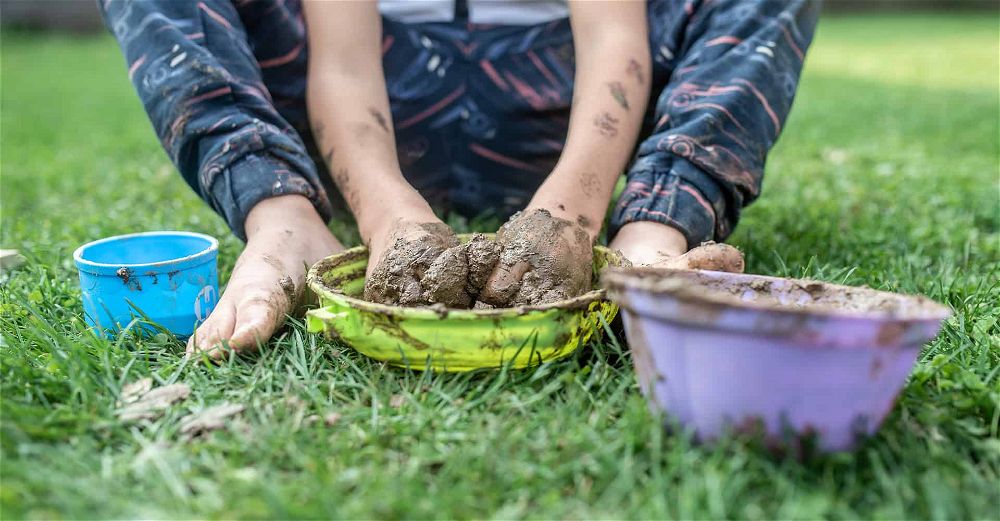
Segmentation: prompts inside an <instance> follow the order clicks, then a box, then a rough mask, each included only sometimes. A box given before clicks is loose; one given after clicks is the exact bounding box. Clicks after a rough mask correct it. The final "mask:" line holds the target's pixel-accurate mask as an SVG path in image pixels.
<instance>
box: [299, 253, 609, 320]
mask: <svg viewBox="0 0 1000 521" xmlns="http://www.w3.org/2000/svg"><path fill="white" fill-rule="evenodd" d="M472 235H473V234H459V235H458V236H459V238H463V239H465V238H469V237H471V236H472ZM485 235H491V234H485ZM367 252H368V247H367V246H355V247H353V248H350V249H347V250H344V251H342V252H340V253H337V254H334V255H331V256H329V257H326V258H323V259H321V260H319V261H318V262H316V263H315V264H313V265H312V266H311V267H310V268H309V272H308V273H307V274H306V283H307V284H308V285H309V287H310V288H312V290H313V291H314V292H316V294H317V295H318V296H320V297H324V298H327V299H330V300H336V301H340V302H341V303H343V304H344V305H347V306H348V307H351V308H353V309H357V310H359V311H365V312H369V313H378V314H382V315H388V316H392V317H400V318H411V319H416V318H429V319H435V320H437V319H442V318H445V317H447V318H458V319H462V318H464V319H475V318H502V317H503V318H506V317H515V316H521V315H526V314H528V313H537V312H546V311H554V312H559V311H572V310H577V309H586V308H587V307H589V306H590V304H591V303H593V302H598V301H602V300H607V292H606V291H605V290H604V289H603V288H596V289H593V290H591V291H588V292H586V293H584V294H583V295H580V296H578V297H573V298H571V299H565V300H558V301H556V302H550V303H548V304H541V305H538V306H518V307H514V308H500V309H476V310H472V309H448V308H444V307H429V306H428V307H402V306H389V305H386V304H378V303H375V302H369V301H367V300H363V299H360V298H356V297H351V296H348V295H346V294H344V293H341V292H340V291H337V290H335V289H333V288H330V287H329V286H327V285H326V282H325V281H324V280H323V278H322V277H321V276H320V274H322V273H325V272H327V271H328V270H329V266H330V265H331V264H335V263H337V262H339V261H340V260H341V259H343V258H345V257H348V256H358V255H361V254H365V255H366V256H367ZM594 252H595V253H600V254H602V255H604V257H605V258H606V259H607V260H608V262H607V265H608V266H621V265H622V264H624V263H627V261H625V259H624V257H622V255H621V253H619V252H617V251H614V250H610V249H608V248H606V247H604V246H600V245H597V246H594ZM598 280H599V279H598ZM321 303H322V302H321Z"/></svg>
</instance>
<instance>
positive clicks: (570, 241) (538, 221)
mask: <svg viewBox="0 0 1000 521" xmlns="http://www.w3.org/2000/svg"><path fill="white" fill-rule="evenodd" d="M497 244H498V245H499V246H500V260H499V262H498V264H497V273H498V276H496V277H494V280H493V282H494V284H493V285H492V286H491V287H489V288H487V289H486V290H485V291H483V292H482V293H481V294H480V295H479V300H481V301H483V302H484V303H486V304H489V305H491V306H494V307H498V308H504V307H514V306H533V305H539V304H547V303H550V302H555V301H558V300H564V299H568V298H573V297H576V296H579V295H582V294H583V293H586V292H587V291H588V290H589V289H590V288H591V284H592V277H593V268H592V266H593V245H592V244H591V241H590V235H588V234H587V231H586V230H584V229H583V228H582V227H580V226H578V225H576V224H575V223H572V222H570V221H567V220H565V219H560V218H558V217H554V216H553V215H552V214H550V213H549V212H548V211H547V210H544V209H537V210H533V211H531V212H528V213H524V212H519V213H517V214H515V215H514V216H513V217H511V218H510V220H509V221H507V223H506V224H504V225H503V226H502V227H501V228H500V230H499V231H498V232H497Z"/></svg>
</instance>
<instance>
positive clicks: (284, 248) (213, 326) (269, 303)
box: [187, 195, 344, 359]
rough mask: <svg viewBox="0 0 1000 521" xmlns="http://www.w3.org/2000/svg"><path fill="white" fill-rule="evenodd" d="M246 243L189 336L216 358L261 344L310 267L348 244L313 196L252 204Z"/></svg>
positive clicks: (192, 349) (193, 345) (292, 305)
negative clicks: (209, 309) (212, 303)
mask: <svg viewBox="0 0 1000 521" xmlns="http://www.w3.org/2000/svg"><path fill="white" fill-rule="evenodd" d="M246 230H247V245H246V248H245V249H244V250H243V253H242V254H240V258H239V260H237V262H236V267H235V268H233V273H232V276H231V277H230V278H229V284H228V285H227V286H226V290H225V292H223V294H222V298H220V299H219V303H218V304H217V305H216V306H215V310H213V311H212V314H211V315H210V316H209V317H208V319H207V320H206V321H205V322H204V323H203V324H202V325H201V326H199V327H198V329H197V331H195V334H194V335H193V336H192V337H191V338H190V339H189V340H188V344H187V353H188V354H189V355H191V354H196V353H205V354H207V355H208V356H209V357H211V358H213V359H219V358H222V357H224V356H226V353H227V352H228V351H236V352H246V351H253V350H255V349H256V348H257V345H258V343H259V342H264V341H266V340H267V339H268V338H270V337H271V335H272V334H274V332H275V331H277V330H278V328H279V327H281V325H282V324H283V323H284V321H285V317H286V315H288V314H289V313H292V312H294V311H295V309H296V308H297V307H298V306H299V305H300V304H301V303H302V298H303V294H304V293H305V274H306V267H307V266H310V265H312V264H313V263H314V262H316V261H318V260H320V259H322V258H324V257H326V256H328V255H332V254H333V253H336V252H338V251H341V250H343V249H344V247H343V246H342V245H341V244H340V242H339V241H337V239H336V238H335V237H334V236H333V234H332V233H330V230H329V229H328V228H327V227H326V223H324V222H323V220H322V219H321V218H320V216H319V214H317V213H316V210H315V209H313V206H312V204H311V203H310V202H309V200H308V199H306V198H305V197H302V196H297V195H287V196H281V197H275V198H271V199H265V200H263V201H261V202H260V203H258V204H257V205H256V206H254V207H253V209H251V210H250V213H249V215H248V216H247V221H246Z"/></svg>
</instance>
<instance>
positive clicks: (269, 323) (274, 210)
mask: <svg viewBox="0 0 1000 521" xmlns="http://www.w3.org/2000/svg"><path fill="white" fill-rule="evenodd" d="M101 7H102V11H103V13H104V17H105V20H106V23H107V25H108V27H109V28H110V29H111V31H112V32H113V33H114V35H115V37H116V38H117V39H118V41H119V43H120V44H121V46H122V49H123V51H124V53H125V56H126V59H127V62H128V71H129V77H130V78H131V80H132V81H133V83H134V85H135V87H136V89H137V90H138V92H139V95H140V97H141V98H142V100H143V103H144V105H145V108H146V111H147V113H148V114H149V116H150V119H151V120H152V122H153V125H154V127H155V128H156V131H157V134H158V136H159V137H160V140H161V142H162V143H163V146H164V148H165V149H166V150H167V152H168V153H169V154H170V156H171V158H172V159H173V161H174V162H175V163H176V165H177V167H178V169H179V170H180V172H181V174H182V175H183V176H184V178H185V180H186V181H187V182H188V184H190V185H191V187H192V188H193V189H194V190H195V191H196V192H198V194H199V195H200V196H201V197H202V198H203V199H205V200H206V202H208V203H209V204H210V205H211V206H212V208H213V209H215V210H216V211H217V212H218V213H219V214H220V215H222V216H223V217H224V218H225V219H226V220H227V222H228V223H229V225H230V227H231V228H232V230H233V232H234V233H235V234H236V235H237V236H238V237H240V238H241V239H244V240H246V241H247V246H246V249H245V250H244V252H243V253H242V254H241V255H240V258H239V260H238V262H237V264H236V266H235V268H234V270H233V274H232V278H231V279H230V281H229V284H228V286H227V288H226V291H225V293H224V294H223V296H222V298H221V300H220V302H219V304H218V306H217V307H216V309H215V311H213V313H212V315H211V316H210V317H209V318H208V320H207V321H206V322H205V323H204V324H202V325H201V326H200V327H199V328H198V331H197V333H196V335H195V337H194V338H193V339H192V341H191V342H190V343H189V347H188V348H189V351H210V352H211V353H212V354H213V355H215V356H218V355H220V354H221V352H222V350H220V349H216V348H217V347H219V346H220V345H228V346H229V347H230V348H232V349H236V350H242V349H247V348H252V347H254V346H256V343H257V342H258V341H262V340H264V339H266V338H268V337H270V335H271V334H272V333H273V332H274V331H275V330H276V329H277V328H278V327H279V326H280V325H281V323H282V322H283V320H284V316H285V314H286V313H288V312H289V311H291V310H292V309H293V308H294V306H295V304H296V302H297V300H298V299H299V298H300V296H301V295H302V292H303V289H304V288H303V286H304V272H305V266H307V265H309V264H312V263H313V262H315V261H316V260H318V259H320V258H323V257H325V256H327V255H330V254H332V253H334V252H336V251H339V250H340V249H342V246H341V244H340V243H339V242H338V241H337V239H336V238H335V237H334V236H333V235H332V234H331V233H330V232H329V230H328V228H327V226H326V222H327V221H328V220H329V219H331V218H333V217H334V216H335V215H336V213H337V210H340V209H343V208H345V207H346V208H347V209H349V210H350V211H351V212H352V213H353V214H354V217H355V219H356V220H357V223H358V228H359V231H360V233H361V236H362V238H363V239H364V241H365V243H366V244H367V245H368V246H369V248H370V249H371V258H372V259H377V260H378V262H373V263H371V264H370V266H369V274H372V273H374V272H375V271H377V270H379V269H383V270H384V269H385V266H388V265H390V264H392V265H396V266H400V265H402V266H406V265H409V264H413V265H415V266H417V265H419V269H423V268H424V267H425V264H426V262H425V261H426V260H427V259H423V260H421V259H417V258H415V257H413V258H408V257H406V256H407V255H410V256H413V255H417V254H415V253H413V252H422V253H421V255H425V256H427V255H428V251H427V248H424V247H421V245H428V244H444V243H446V242H447V241H448V240H449V237H448V236H449V235H450V234H451V231H450V230H449V229H448V228H447V226H444V225H443V224H442V223H441V222H440V220H439V219H438V217H437V216H436V215H435V213H434V212H433V211H432V208H434V207H437V208H440V209H446V210H450V211H455V212H458V213H460V214H463V215H470V216H471V215H477V214H480V213H483V212H487V211H489V212H492V213H494V214H497V215H500V216H503V217H507V216H509V215H511V214H512V213H514V212H515V211H517V210H522V209H524V210H525V211H524V212H521V213H520V214H517V215H515V216H514V218H513V220H512V221H511V222H508V223H507V225H505V230H507V231H508V232H511V231H512V230H513V232H512V233H514V234H517V235H518V236H519V237H522V238H521V239H519V240H518V241H517V247H516V248H514V246H513V245H512V244H505V245H503V246H505V247H506V248H507V249H506V250H505V254H503V255H501V262H500V264H499V265H498V267H497V270H496V271H495V272H494V273H493V274H492V275H491V277H490V278H489V281H488V282H487V284H486V287H485V289H484V290H483V294H482V295H481V296H482V297H483V300H484V301H485V302H487V303H488V302H490V301H494V302H503V301H508V300H509V299H510V298H513V297H512V296H513V295H516V294H517V292H518V290H519V287H520V281H521V279H522V278H523V277H527V276H530V274H531V273H532V272H533V271H534V270H535V269H540V267H539V266H538V265H537V263H536V262H535V261H534V260H533V259H557V261H558V264H559V265H558V266H557V268H558V269H559V270H564V271H565V273H572V272H574V270H577V269H578V268H579V266H581V265H584V263H589V259H590V257H589V255H590V245H591V244H592V242H593V241H595V240H596V238H597V236H598V233H599V231H600V229H601V225H602V223H603V221H604V213H605V211H606V209H607V205H608V202H609V199H610V198H611V195H612V192H613V189H614V186H615V182H616V180H617V178H618V176H619V175H620V173H621V172H623V171H625V172H626V175H627V185H626V187H625V190H624V192H623V193H622V194H621V196H620V197H619V199H618V200H617V201H616V202H615V204H614V207H613V211H612V216H611V225H610V229H609V237H612V238H613V239H612V241H611V244H610V246H611V247H612V248H614V249H618V250H620V251H621V252H622V253H623V254H624V255H625V256H626V257H627V258H628V259H630V260H631V261H632V262H633V263H634V264H641V265H663V266H671V267H681V268H683V267H702V268H715V269H740V268H741V267H742V259H741V258H739V254H738V252H736V251H735V250H733V249H731V248H728V247H723V246H716V248H721V251H714V252H708V253H709V254H708V255H705V254H703V252H701V251H699V249H698V248H695V247H697V246H698V245H699V244H701V243H702V242H703V241H708V240H713V239H715V240H723V239H725V237H727V236H728V235H729V234H730V232H731V231H732V229H733V226H735V224H736V222H737V220H738V218H739V213H740V210H741V209H742V207H743V206H745V205H746V204H749V203H750V202H751V201H752V200H753V199H755V198H756V197H757V196H758V194H759V189H760V181H761V178H762V175H763V167H764V159H765V155H766V153H767V151H768V150H769V149H770V148H771V146H772V145H773V144H774V142H775V140H776V139H777V137H778V135H779V133H780V131H781V127H782V124H783V123H784V120H785V117H786V116H787V114H788V111H789V110H790V108H791V103H792V98H793V96H794V94H795V90H796V87H797V84H798V76H799V72H800V70H801V67H802V60H803V57H804V53H805V50H806V48H807V47H808V45H809V43H810V41H811V38H812V34H813V30H814V28H815V23H816V20H817V16H818V8H819V6H818V4H817V3H816V2H813V1H809V0H787V1H786V0H761V1H741V0H686V1H683V2H682V1H680V0H662V1H658V0H651V1H650V2H649V3H648V5H647V3H646V2H641V1H637V0H636V1H618V2H611V1H608V2H600V1H570V2H569V3H568V5H567V4H566V3H564V2H561V1H559V0H538V1H504V0H467V1H466V0H458V1H457V2H456V1H454V0H382V1H381V2H379V4H378V5H377V6H376V5H375V4H374V3H369V2H323V1H316V2H307V3H306V5H305V6H301V5H300V4H299V2H297V1H294V0H284V1H283V0H266V1H257V2H248V1H240V0H233V1H230V0H202V1H199V2H176V1H174V0H148V1H145V2H120V1H113V0H104V1H103V2H102V4H101ZM380 10H381V16H380V13H379V11H380ZM307 27H308V30H307ZM307 54H308V59H307ZM647 106H648V110H647ZM314 157H315V158H317V159H316V160H313V159H312V158H314ZM328 173H329V175H328ZM507 235H511V233H508V234H507ZM501 242H503V241H501ZM407 245H415V247H406V246H407ZM691 248H695V249H694V250H692V251H690V252H688V250H690V249H691ZM432 250H433V251H431V252H430V257H432V258H433V257H434V256H435V255H437V254H440V252H441V251H440V249H433V248H432ZM515 250H516V251H515ZM685 252H687V253H685ZM508 253H509V254H508ZM720 253H721V255H716V254H720ZM720 258H721V261H716V259H720ZM706 259H708V260H706ZM706 262H707V263H706ZM421 263H424V264H421ZM549 267H550V268H551V266H549ZM396 275H397V276H398V277H402V278H401V279H400V280H397V281H396V283H403V284H404V285H405V283H406V282H407V277H410V278H413V277H416V276H417V275H419V273H415V272H413V273H409V272H407V273H401V274H400V273H399V272H398V270H397V272H396ZM571 278H572V277H567V279H571ZM409 282H410V283H412V280H410V281H409ZM560 283H561V281H560V280H555V281H554V282H553V284H554V286H553V287H551V288H549V289H551V290H553V291H562V290H567V291H568V290H569V289H571V288H569V289H568V288H560V287H558V286H559V284H560ZM567 283H572V281H567ZM397 286H398V284H397ZM369 289H371V290H372V291H371V295H372V296H373V297H374V298H375V299H376V300H379V299H386V300H387V301H394V302H399V301H400V295H399V294H393V295H387V294H385V292H384V291H382V292H381V293H380V292H379V290H378V288H369ZM384 289H385V288H383V290H384ZM397 291H398V290H397Z"/></svg>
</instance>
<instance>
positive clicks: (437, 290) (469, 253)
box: [365, 223, 500, 309]
mask: <svg viewBox="0 0 1000 521" xmlns="http://www.w3.org/2000/svg"><path fill="white" fill-rule="evenodd" d="M420 226H421V228H422V229H423V232H424V233H418V234H416V236H412V235H411V236H408V237H397V238H395V240H394V241H393V245H392V248H390V249H389V250H387V251H386V253H385V255H384V256H383V257H382V259H380V260H379V263H378V265H376V268H375V270H374V271H373V272H372V274H371V276H370V277H368V281H367V282H366V283H365V300H369V301H371V302H378V303H380V304H389V305H399V306H430V305H432V304H443V305H444V306H445V307H448V308H457V309H467V308H470V307H472V305H473V304H474V303H475V296H477V295H479V291H480V290H481V289H482V287H483V285H484V284H485V283H486V280H487V278H488V277H489V276H490V273H492V271H493V267H494V266H495V265H496V263H497V259H498V258H499V256H500V247H499V246H498V245H497V244H496V242H494V241H492V240H490V239H489V238H488V237H486V236H485V235H482V234H476V235H474V236H473V237H472V239H471V240H470V241H469V242H467V243H465V244H461V243H460V241H459V240H458V237H456V236H455V233H454V232H453V231H452V230H451V228H449V227H448V226H447V225H444V224H441V223H425V224H421V225H420Z"/></svg>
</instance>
